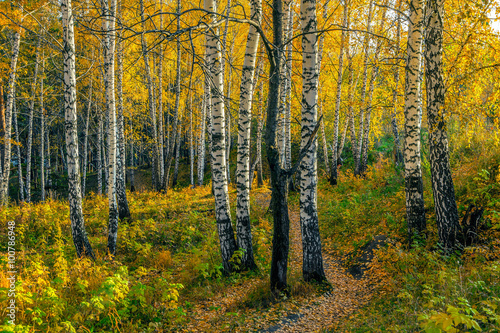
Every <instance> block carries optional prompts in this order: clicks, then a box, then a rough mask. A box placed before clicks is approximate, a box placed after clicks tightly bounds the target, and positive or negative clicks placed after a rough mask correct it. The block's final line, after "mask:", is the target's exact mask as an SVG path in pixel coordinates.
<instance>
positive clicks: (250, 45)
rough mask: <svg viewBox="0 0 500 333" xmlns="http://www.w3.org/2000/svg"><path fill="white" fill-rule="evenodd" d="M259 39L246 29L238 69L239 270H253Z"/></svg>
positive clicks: (254, 12) (255, 7) (255, 8)
mask: <svg viewBox="0 0 500 333" xmlns="http://www.w3.org/2000/svg"><path fill="white" fill-rule="evenodd" d="M250 4H251V14H250V15H251V19H252V20H253V21H255V22H258V23H260V21H261V16H262V0H251V1H250ZM258 44H259V35H258V33H257V29H256V28H255V27H254V26H250V27H249V31H248V38H247V46H246V50H245V60H244V63H243V69H242V78H241V88H240V106H239V112H238V155H237V166H236V188H237V203H236V230H237V245H238V248H239V249H241V250H243V251H244V253H243V255H242V258H241V266H242V268H243V269H254V268H256V265H255V262H254V258H253V249H252V232H251V228H250V130H251V124H252V100H253V87H254V84H253V81H254V74H255V61H256V56H257V47H258Z"/></svg>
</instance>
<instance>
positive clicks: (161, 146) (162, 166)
mask: <svg viewBox="0 0 500 333" xmlns="http://www.w3.org/2000/svg"><path fill="white" fill-rule="evenodd" d="M160 12H163V0H160ZM160 30H163V15H160ZM120 44H121V43H120ZM158 47H159V51H158V126H159V130H158V132H159V135H158V140H159V143H158V144H159V153H160V159H159V171H160V175H159V184H160V186H163V184H164V183H165V148H164V137H165V135H164V130H165V129H164V126H163V59H164V58H163V57H164V56H163V45H162V44H161V43H160V45H158ZM129 215H130V212H129Z"/></svg>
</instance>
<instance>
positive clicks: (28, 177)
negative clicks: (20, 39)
mask: <svg viewBox="0 0 500 333" xmlns="http://www.w3.org/2000/svg"><path fill="white" fill-rule="evenodd" d="M40 41H41V39H40V38H38V41H37V44H36V51H35V52H36V59H35V70H34V75H33V81H32V84H31V100H30V104H29V115H28V144H27V147H26V202H31V156H32V154H31V151H32V147H33V116H34V112H35V99H36V82H37V78H38V63H39V62H40Z"/></svg>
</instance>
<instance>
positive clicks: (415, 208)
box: [404, 0, 425, 238]
mask: <svg viewBox="0 0 500 333" xmlns="http://www.w3.org/2000/svg"><path fill="white" fill-rule="evenodd" d="M424 6H425V3H424V0H411V1H410V18H409V27H408V44H407V51H406V52H407V59H406V68H405V71H406V79H405V112H404V113H405V133H406V134H405V143H404V159H405V193H406V221H407V224H408V234H409V236H410V238H411V237H413V236H415V235H416V234H420V233H421V232H422V231H423V230H424V229H425V210H424V188H423V182H422V169H421V163H420V112H419V104H420V102H419V90H420V89H419V75H420V71H421V58H422V29H423V24H424Z"/></svg>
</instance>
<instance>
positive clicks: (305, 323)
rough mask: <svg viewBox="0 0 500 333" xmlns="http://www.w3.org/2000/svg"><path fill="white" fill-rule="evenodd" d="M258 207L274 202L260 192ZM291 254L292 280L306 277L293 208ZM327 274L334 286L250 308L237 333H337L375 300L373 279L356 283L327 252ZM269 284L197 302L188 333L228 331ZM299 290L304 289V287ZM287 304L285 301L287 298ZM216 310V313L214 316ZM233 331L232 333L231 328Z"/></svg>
mask: <svg viewBox="0 0 500 333" xmlns="http://www.w3.org/2000/svg"><path fill="white" fill-rule="evenodd" d="M255 202H256V203H257V204H258V205H259V206H261V208H263V209H267V207H269V203H270V192H265V193H258V194H257V195H256V198H255ZM289 216H290V255H289V259H290V262H289V275H294V276H300V275H301V272H302V236H301V232H300V215H299V212H298V207H295V206H294V205H290V207H289ZM323 262H324V268H325V274H326V277H327V279H328V282H329V284H330V287H328V288H323V289H319V292H316V291H318V290H310V289H309V288H307V287H305V286H304V285H302V286H300V287H303V288H304V287H305V288H306V289H308V290H303V291H299V292H297V293H296V294H300V295H299V297H294V299H293V300H292V301H291V302H278V300H274V302H272V301H271V302H270V304H269V306H268V307H267V308H265V309H260V310H257V311H252V310H250V311H248V309H245V311H246V314H245V321H244V325H241V326H239V325H238V326H239V327H234V331H236V332H320V331H325V330H328V329H333V328H334V327H336V326H337V325H338V323H339V322H340V321H341V320H342V318H345V317H346V316H349V315H351V314H352V313H353V312H355V311H356V309H358V308H359V307H360V306H363V305H365V304H367V302H368V301H369V300H370V299H371V297H372V290H371V288H370V282H369V279H368V278H366V277H363V278H360V279H356V278H354V277H353V276H352V275H351V274H350V273H348V272H347V270H346V268H345V267H343V266H342V264H341V262H340V261H339V260H338V258H336V257H335V256H334V254H333V253H329V252H327V251H324V252H323ZM267 283H268V279H267V278H259V279H249V280H246V281H244V282H242V283H241V284H238V285H232V286H230V287H229V288H227V289H226V290H224V291H223V292H222V293H220V294H217V295H215V296H214V297H212V298H210V299H206V300H205V301H202V302H199V303H197V304H196V305H195V306H194V307H193V309H192V312H191V315H192V319H191V320H190V322H189V324H188V326H187V327H186V328H185V331H188V332H216V331H221V329H222V328H223V327H227V328H230V326H231V324H230V322H226V320H225V318H230V317H231V314H232V313H235V311H237V309H238V307H239V305H240V304H242V303H244V302H245V298H246V297H248V294H249V292H252V291H253V290H254V289H255V288H258V287H259V286H261V285H266V284H267ZM300 287H299V288H300ZM284 300H285V301H286V298H285V299H284ZM214 310H216V312H217V314H216V315H214ZM230 331H233V329H230Z"/></svg>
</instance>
